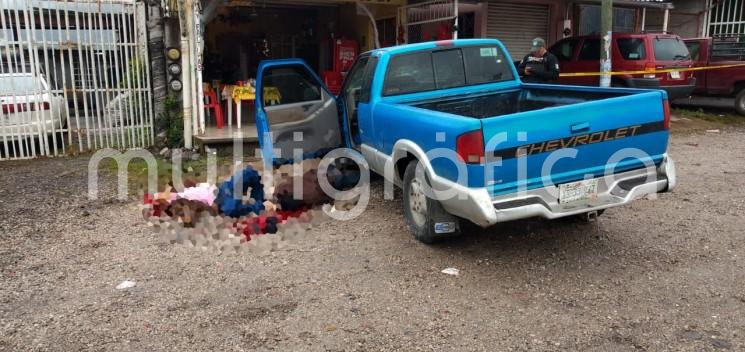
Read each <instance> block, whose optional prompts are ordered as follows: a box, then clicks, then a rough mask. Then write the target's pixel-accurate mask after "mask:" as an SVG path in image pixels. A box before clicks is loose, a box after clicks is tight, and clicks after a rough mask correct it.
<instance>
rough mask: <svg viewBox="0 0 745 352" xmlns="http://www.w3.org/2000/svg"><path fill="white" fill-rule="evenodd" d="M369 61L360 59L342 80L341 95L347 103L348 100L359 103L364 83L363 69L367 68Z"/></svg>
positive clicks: (367, 58) (363, 58)
mask: <svg viewBox="0 0 745 352" xmlns="http://www.w3.org/2000/svg"><path fill="white" fill-rule="evenodd" d="M369 60H370V57H360V58H359V59H358V60H357V62H355V63H354V66H352V69H351V70H349V73H348V74H347V77H346V79H345V80H344V86H343V87H342V89H341V91H342V94H341V95H342V96H343V97H344V99H347V101H348V100H349V99H354V102H355V103H358V102H359V97H360V96H361V94H362V86H363V85H364V81H365V68H366V67H367V62H368V61H369ZM355 97H356V99H355ZM355 105H356V104H355Z"/></svg>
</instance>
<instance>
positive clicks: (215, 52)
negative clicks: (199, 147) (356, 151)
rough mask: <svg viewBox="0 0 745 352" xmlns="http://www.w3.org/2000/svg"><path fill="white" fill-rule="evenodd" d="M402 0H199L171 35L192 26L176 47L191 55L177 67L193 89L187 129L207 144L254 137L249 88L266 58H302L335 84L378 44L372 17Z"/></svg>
mask: <svg viewBox="0 0 745 352" xmlns="http://www.w3.org/2000/svg"><path fill="white" fill-rule="evenodd" d="M405 2H406V1H405V0H367V1H361V2H352V1H343V0H325V1H324V0H311V1H305V0H291V1H234V0H231V1H217V0H208V1H202V2H200V3H198V4H195V5H196V6H194V10H193V14H194V19H195V20H194V21H193V23H188V22H187V26H181V23H180V22H181V20H180V18H179V21H172V22H175V23H176V25H177V26H178V28H176V27H175V26H173V27H174V28H172V29H171V33H172V37H176V36H177V35H179V34H184V33H182V31H183V30H184V29H192V31H191V33H189V34H187V36H186V38H187V39H186V40H184V38H183V37H181V38H180V39H181V40H180V45H179V47H180V49H181V51H182V52H184V51H185V50H188V53H189V54H191V55H192V58H191V59H190V60H192V62H193V66H191V67H193V70H191V71H190V72H188V74H184V73H185V72H183V71H178V70H176V71H178V72H179V73H178V74H177V75H176V76H178V77H177V78H181V76H184V78H185V82H184V83H183V90H189V91H188V92H185V94H183V96H184V97H186V96H187V94H190V95H191V98H190V99H189V100H190V102H191V103H192V104H191V108H190V109H189V106H188V105H189V104H185V109H184V110H185V115H187V114H189V110H190V111H191V118H190V119H189V122H191V126H188V127H189V128H187V126H186V125H188V124H187V123H185V134H187V133H188V132H187V130H191V131H192V136H193V137H194V138H195V139H196V142H202V143H214V142H228V141H231V140H232V139H233V138H234V137H235V136H238V137H240V138H243V139H244V140H247V141H253V140H256V138H257V136H256V128H255V121H254V115H255V114H254V111H253V109H254V101H253V98H254V97H255V95H254V94H252V93H251V87H252V85H253V84H254V79H255V77H256V75H257V68H258V66H259V63H260V62H261V61H262V60H267V59H282V58H301V59H303V60H305V62H307V63H308V65H309V66H310V67H312V68H313V69H314V71H315V72H316V73H317V74H318V75H319V76H320V77H322V78H323V79H324V80H325V81H327V83H328V84H329V85H330V86H333V85H335V84H337V85H338V84H340V82H341V79H342V77H343V74H344V70H345V69H348V68H349V66H351V64H352V63H353V60H354V59H355V57H356V56H357V55H358V54H359V53H360V52H362V51H365V50H370V49H372V48H373V47H374V46H375V41H374V37H375V36H374V27H373V25H372V24H373V23H375V21H377V20H378V19H385V18H391V17H394V18H395V16H396V10H397V8H398V7H399V6H400V5H401V4H403V3H405ZM178 15H179V17H181V14H180V13H179V14H178ZM174 17H175V16H174ZM187 20H188V18H187ZM190 25H191V26H190ZM173 33H175V34H173ZM190 38H191V40H189V39H190ZM171 42H176V38H171ZM184 45H187V48H184ZM183 66H184V67H189V66H190V65H189V64H186V65H183ZM186 79H188V80H189V81H191V82H193V83H192V84H191V85H190V84H189V83H188V82H186ZM200 83H201V84H200ZM176 86H178V85H176ZM236 87H240V88H238V89H236ZM190 88H191V89H190ZM234 92H240V94H239V93H234Z"/></svg>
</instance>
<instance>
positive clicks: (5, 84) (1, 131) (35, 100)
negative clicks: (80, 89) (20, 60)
mask: <svg viewBox="0 0 745 352" xmlns="http://www.w3.org/2000/svg"><path fill="white" fill-rule="evenodd" d="M0 105H1V106H2V121H0V122H2V123H0V143H3V142H4V141H16V140H19V139H21V138H27V137H29V136H38V135H40V134H46V135H51V134H52V133H55V132H59V130H60V129H61V128H63V127H64V126H65V125H66V121H67V104H66V102H65V99H64V98H63V97H62V96H60V95H59V94H53V93H50V90H49V84H48V83H47V81H46V79H45V78H44V77H43V76H42V75H34V74H32V73H3V74H0Z"/></svg>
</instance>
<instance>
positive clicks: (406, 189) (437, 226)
mask: <svg viewBox="0 0 745 352" xmlns="http://www.w3.org/2000/svg"><path fill="white" fill-rule="evenodd" d="M418 165H419V162H418V161H416V160H415V161H412V162H410V163H409V165H408V166H407V167H406V171H405V172H404V179H403V187H402V189H403V192H402V193H403V197H402V198H403V207H404V217H405V218H406V223H407V224H408V225H409V228H410V229H411V232H412V234H413V235H414V238H416V239H417V240H419V241H420V242H423V243H427V244H431V243H434V242H436V241H438V240H440V239H443V238H448V237H455V236H459V235H460V234H461V228H460V219H459V218H458V217H456V216H453V215H451V214H449V213H448V212H446V211H445V209H443V208H442V205H441V204H440V202H439V201H437V200H435V199H432V198H430V197H427V196H426V195H425V194H424V193H423V190H422V188H421V187H422V186H423V183H426V184H427V186H428V185H429V180H428V179H427V176H426V175H425V173H424V170H423V169H422V168H419V167H418Z"/></svg>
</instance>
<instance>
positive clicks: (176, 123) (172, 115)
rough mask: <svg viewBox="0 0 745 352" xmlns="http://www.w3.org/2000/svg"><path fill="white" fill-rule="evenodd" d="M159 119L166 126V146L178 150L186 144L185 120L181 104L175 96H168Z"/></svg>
mask: <svg viewBox="0 0 745 352" xmlns="http://www.w3.org/2000/svg"><path fill="white" fill-rule="evenodd" d="M163 105H164V106H163V112H162V113H161V115H160V116H159V119H160V120H161V121H163V122H164V123H165V124H166V144H167V145H168V147H170V148H178V147H181V146H183V144H184V118H183V116H184V115H183V112H182V111H181V102H180V101H179V100H178V98H176V97H175V96H174V95H168V96H167V97H166V100H165V102H164V104H163Z"/></svg>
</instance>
